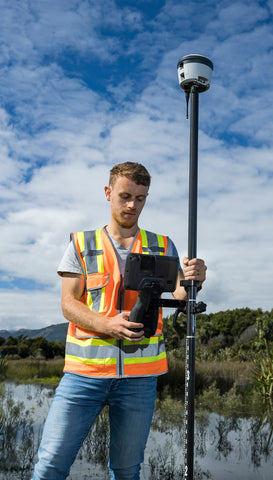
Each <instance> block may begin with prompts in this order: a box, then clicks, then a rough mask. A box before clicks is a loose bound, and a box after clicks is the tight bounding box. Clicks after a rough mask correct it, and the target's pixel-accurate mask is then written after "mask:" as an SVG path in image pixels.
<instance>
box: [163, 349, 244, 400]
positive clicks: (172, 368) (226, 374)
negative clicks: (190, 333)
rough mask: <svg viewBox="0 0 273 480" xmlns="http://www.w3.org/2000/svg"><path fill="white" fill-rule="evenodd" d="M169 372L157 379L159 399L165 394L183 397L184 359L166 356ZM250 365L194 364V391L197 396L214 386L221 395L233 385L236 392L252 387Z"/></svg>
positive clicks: (206, 362)
mask: <svg viewBox="0 0 273 480" xmlns="http://www.w3.org/2000/svg"><path fill="white" fill-rule="evenodd" d="M168 365H169V372H168V373H167V375H162V376H161V377H159V378H158V391H159V395H160V398H164V396H165V394H166V393H167V394H170V395H172V396H174V397H175V396H177V395H178V394H179V395H183V393H184V390H185V359H184V358H181V359H180V358H176V357H174V356H172V355H170V356H168ZM251 368H252V367H251V363H250V362H238V361H231V360H230V361H222V362H217V361H208V360H206V361H200V360H196V363H195V391H196V393H197V394H200V393H202V391H203V390H205V389H207V388H209V387H210V386H211V385H213V384H215V385H216V387H217V389H219V391H220V393H221V394H224V393H225V392H228V391H229V390H230V389H231V388H232V387H233V386H234V385H235V384H236V388H237V389H238V390H240V391H241V390H248V389H249V388H251V386H252V383H253V381H252V378H251Z"/></svg>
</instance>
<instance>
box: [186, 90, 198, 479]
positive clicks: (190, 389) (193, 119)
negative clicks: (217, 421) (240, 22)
mask: <svg viewBox="0 0 273 480" xmlns="http://www.w3.org/2000/svg"><path fill="white" fill-rule="evenodd" d="M190 99H191V105H190V170H189V218H188V257H189V259H190V260H191V259H192V258H196V257H197V189H198V103H199V91H198V87H197V86H193V87H192V89H191V92H190ZM197 284H198V282H196V281H194V280H192V281H190V282H188V286H187V290H188V299H187V337H186V367H185V417H184V429H185V433H184V435H185V445H184V455H185V458H184V477H185V479H186V480H193V467H194V393H195V343H196V313H195V310H196V309H195V306H196V294H197Z"/></svg>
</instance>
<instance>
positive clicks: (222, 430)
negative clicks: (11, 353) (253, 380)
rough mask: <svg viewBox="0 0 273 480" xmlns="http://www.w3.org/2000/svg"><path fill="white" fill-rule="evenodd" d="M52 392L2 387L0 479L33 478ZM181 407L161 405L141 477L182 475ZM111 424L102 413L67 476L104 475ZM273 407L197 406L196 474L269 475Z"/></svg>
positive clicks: (77, 479)
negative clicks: (220, 409)
mask: <svg viewBox="0 0 273 480" xmlns="http://www.w3.org/2000/svg"><path fill="white" fill-rule="evenodd" d="M52 395H53V391H52V389H49V388H44V387H38V386H33V385H28V386H27V385H19V386H15V385H6V386H4V385H2V386H1V387H0V449H1V458H0V480H4V479H5V480H25V479H29V478H30V477H31V472H32V469H33V465H34V463H35V461H36V452H37V449H38V445H39V442H40V437H41V430H42V427H43V422H44V419H45V417H46V414H47V411H48V408H49V405H50V402H51V399H52ZM182 410H183V408H182V404H181V405H179V408H177V409H176V410H175V409H174V408H172V403H171V402H170V403H169V412H167V411H166V409H164V411H163V410H162V411H160V410H158V411H157V413H156V414H155V417H154V427H153V429H152V431H151V433H150V436H149V440H148V444H147V449H146V453H145V460H144V465H143V468H142V480H161V479H162V480H163V479H164V480H168V479H170V480H171V479H172V480H179V479H182V478H183V476H182V473H181V472H182V465H183V442H184V437H183V428H182V425H183V411H182ZM108 441H109V427H108V420H107V412H104V413H103V415H101V416H100V417H99V419H98V421H97V423H96V425H95V427H94V428H93V430H92V432H91V433H90V434H89V436H88V438H87V440H86V441H85V443H84V445H83V446H82V449H81V450H80V452H79V455H78V457H77V459H76V462H75V463H74V465H73V468H72V470H71V474H70V476H69V480H85V479H86V480H87V479H91V478H97V479H101V480H102V479H103V480H106V479H107V478H109V477H108V473H107V461H108V457H107V451H108V447H107V446H108ZM272 447H273V415H272V411H265V413H264V414H261V415H258V414H256V415H254V414H252V415H251V416H250V415H249V416H248V417H247V416H244V417H243V416H224V415H219V414H216V413H211V412H207V411H201V410H198V411H197V412H196V425H195V460H196V462H197V465H196V468H195V471H196V479H200V480H205V479H211V480H216V479H217V480H229V479H232V480H233V479H234V478H238V477H239V478H240V480H270V479H272V476H273V475H272V471H273V448H272Z"/></svg>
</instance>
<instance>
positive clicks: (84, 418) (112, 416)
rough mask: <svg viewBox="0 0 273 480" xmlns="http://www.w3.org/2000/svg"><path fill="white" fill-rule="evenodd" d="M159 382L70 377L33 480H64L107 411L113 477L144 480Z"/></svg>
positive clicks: (51, 417)
mask: <svg viewBox="0 0 273 480" xmlns="http://www.w3.org/2000/svg"><path fill="white" fill-rule="evenodd" d="M156 383H157V379H156V377H140V378H125V379H119V380H118V379H106V378H98V379H94V378H87V377H83V376H80V375H75V374H71V373H66V374H65V375H64V376H63V378H62V380H61V382H60V384H59V386H58V388H57V390H56V393H55V396H54V399H53V401H52V404H51V407H50V410H49V413H48V417H47V420H46V423H45V426H44V432H43V436H42V440H41V445H40V448H39V451H38V463H37V464H36V465H35V469H34V475H33V479H32V480H64V479H65V478H66V477H67V476H68V475H69V471H70V468H71V465H72V464H73V462H74V460H75V458H76V456H77V453H78V451H79V449H80V447H81V445H82V443H83V441H84V439H85V437H86V436H87V434H88V432H89V430H90V428H91V427H92V425H93V423H94V421H95V420H96V418H97V416H98V415H99V414H100V412H101V411H102V409H103V408H104V406H105V405H109V420H110V455H109V456H110V459H109V467H110V476H111V479H112V480H139V474H140V465H141V463H142V462H143V458H144V450H145V446H146V442H147V438H148V435H149V431H150V426H151V421H152V417H153V410H154V402H155V398H156Z"/></svg>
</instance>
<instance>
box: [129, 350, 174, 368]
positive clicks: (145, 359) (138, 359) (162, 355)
mask: <svg viewBox="0 0 273 480" xmlns="http://www.w3.org/2000/svg"><path fill="white" fill-rule="evenodd" d="M163 358H166V352H163V353H160V354H159V355H157V356H156V357H134V358H125V359H124V365H131V364H133V363H152V362H157V361H158V360H162V359H163Z"/></svg>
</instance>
